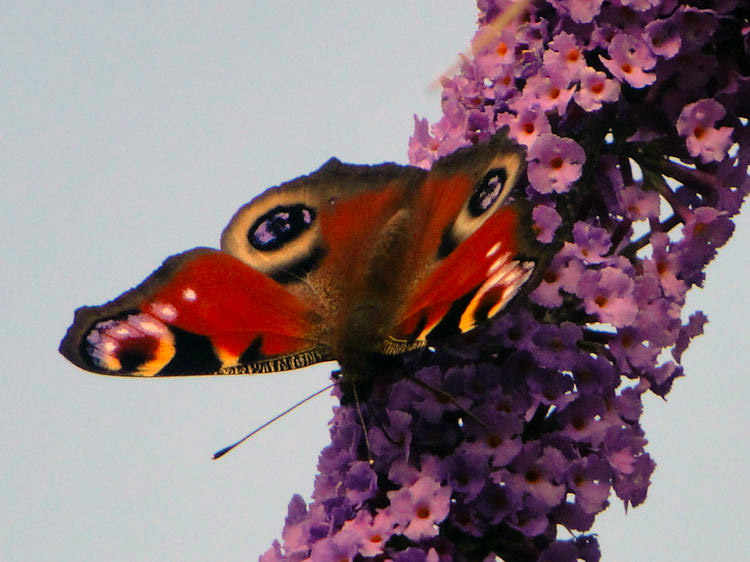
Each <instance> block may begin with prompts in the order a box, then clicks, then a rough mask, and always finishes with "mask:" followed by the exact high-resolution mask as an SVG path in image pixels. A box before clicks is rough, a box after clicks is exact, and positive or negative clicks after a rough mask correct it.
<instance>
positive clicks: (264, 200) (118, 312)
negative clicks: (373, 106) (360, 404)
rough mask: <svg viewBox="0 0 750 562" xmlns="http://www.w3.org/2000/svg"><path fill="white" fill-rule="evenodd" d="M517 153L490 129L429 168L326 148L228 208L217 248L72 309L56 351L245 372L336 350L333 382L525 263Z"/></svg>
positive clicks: (410, 345) (489, 307)
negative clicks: (309, 168)
mask: <svg viewBox="0 0 750 562" xmlns="http://www.w3.org/2000/svg"><path fill="white" fill-rule="evenodd" d="M523 162H524V155H523V151H522V150H521V149H520V148H519V147H518V146H516V145H515V144H513V143H511V142H510V141H508V140H507V139H506V138H505V137H504V135H502V134H498V135H496V136H495V137H494V138H493V139H491V140H490V141H489V142H488V143H485V144H482V145H478V146H476V147H471V148H468V149H462V150H460V151H457V152H456V153H455V154H453V155H451V156H448V157H446V158H443V159H441V160H439V161H438V162H436V164H435V166H433V169H432V170H431V171H429V172H427V171H425V170H422V169H419V168H413V167H410V166H399V165H396V164H381V165H376V166H357V165H350V164H343V163H341V162H339V161H338V160H336V159H331V160H329V161H328V162H327V163H326V164H324V165H323V166H322V167H321V168H320V169H319V170H317V171H316V172H313V173H312V174H310V175H308V176H303V177H300V178H297V179H295V180H292V181H290V182H287V183H285V184H282V185H280V186H278V187H275V188H271V189H269V190H267V191H266V192H264V193H263V194H261V195H260V196H258V197H256V198H255V199H253V200H252V201H251V202H250V203H248V204H247V205H245V206H243V207H241V208H240V209H239V210H238V211H237V213H236V214H235V215H234V217H233V218H232V220H231V221H230V222H229V224H228V225H227V227H226V229H225V230H224V232H223V234H222V239H221V250H220V251H219V250H212V249H208V248H196V249H193V250H189V251H187V252H184V253H182V254H178V255H176V256H172V257H171V258H168V259H167V260H166V261H165V263H164V264H163V265H162V267H161V268H159V269H158V270H157V271H155V272H154V273H153V274H152V275H151V276H150V277H148V278H147V279H146V280H145V281H144V282H143V283H141V284H140V285H139V286H138V287H136V288H134V289H131V290H130V291H128V292H126V293H124V294H123V295H121V296H120V297H118V298H116V299H115V300H113V301H111V302H109V303H106V304H104V305H101V306H96V307H82V308H80V309H78V310H77V311H76V316H75V319H74V323H73V325H72V326H71V327H70V329H69V330H68V333H67V334H66V336H65V338H64V339H63V341H62V343H61V346H60V350H61V352H62V353H63V354H64V355H65V356H66V357H67V358H68V359H70V360H71V361H72V362H73V363H75V364H76V365H78V366H80V367H82V368H84V369H87V370H90V371H93V372H97V373H102V374H114V375H132V376H166V375H201V374H208V375H210V374H245V373H247V374H252V373H263V372H275V371H281V370H289V369H294V368H297V367H303V366H306V365H309V364H312V363H316V362H319V361H327V360H333V359H335V360H337V361H339V363H340V365H341V367H342V372H343V373H344V377H345V379H347V380H349V381H356V380H358V379H364V378H367V377H369V376H372V375H373V374H374V371H375V370H376V369H377V366H378V364H379V362H380V360H381V359H382V358H383V357H386V356H393V355H398V354H400V353H403V352H405V351H408V350H411V349H416V348H419V347H423V346H425V345H427V344H428V343H430V342H432V341H434V340H435V339H437V338H438V337H439V336H441V335H446V334H451V333H458V332H466V331H469V330H471V329H473V328H474V327H475V326H476V325H477V324H479V323H481V322H482V321H484V320H485V319H486V318H489V317H492V316H494V315H495V314H497V313H498V312H499V311H500V310H502V308H504V307H505V306H506V305H507V303H508V302H509V301H510V300H511V299H512V298H513V297H514V296H515V295H516V294H517V293H518V292H519V290H520V289H521V287H522V286H523V285H524V284H525V283H526V282H527V281H528V280H529V278H530V277H531V275H532V273H533V272H534V270H535V269H536V265H535V262H534V258H535V254H536V253H537V252H538V248H537V247H536V244H535V242H534V241H533V237H531V236H529V235H527V234H526V231H530V226H529V224H528V221H529V219H528V209H527V205H526V204H525V201H524V200H523V198H522V197H518V196H517V194H515V195H514V193H515V192H514V186H515V185H516V183H517V181H518V179H519V177H520V175H521V174H522V172H523Z"/></svg>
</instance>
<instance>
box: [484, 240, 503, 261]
mask: <svg viewBox="0 0 750 562" xmlns="http://www.w3.org/2000/svg"><path fill="white" fill-rule="evenodd" d="M500 246H501V244H500V242H496V243H495V245H494V246H492V248H490V249H489V250H487V253H486V254H485V257H488V258H491V257H492V256H494V255H495V254H496V253H497V252H498V250H500Z"/></svg>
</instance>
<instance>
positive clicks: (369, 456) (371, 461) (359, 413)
mask: <svg viewBox="0 0 750 562" xmlns="http://www.w3.org/2000/svg"><path fill="white" fill-rule="evenodd" d="M352 394H354V405H355V406H356V408H357V416H359V425H361V426H362V433H363V434H364V436H365V447H367V462H368V463H369V464H370V466H372V465H373V464H375V459H373V458H372V448H370V438H369V437H368V436H367V426H366V425H365V418H364V416H363V415H362V408H361V407H360V405H359V395H358V394H357V385H356V384H352Z"/></svg>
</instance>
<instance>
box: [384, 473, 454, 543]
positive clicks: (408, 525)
mask: <svg viewBox="0 0 750 562" xmlns="http://www.w3.org/2000/svg"><path fill="white" fill-rule="evenodd" d="M450 497H451V489H450V488H448V487H443V486H440V484H439V483H438V482H436V481H435V480H433V479H432V478H429V477H427V476H423V477H421V478H420V479H419V480H417V481H416V482H414V484H412V485H411V486H408V487H404V488H401V489H400V490H397V491H394V492H388V498H389V499H390V501H391V513H392V514H393V517H394V519H395V520H396V521H398V522H399V526H400V527H402V528H403V529H402V530H401V534H403V535H404V536H405V537H407V538H409V539H412V540H421V539H424V538H428V537H434V536H436V535H437V534H438V528H437V523H440V522H441V521H442V520H443V519H445V518H446V517H447V516H448V511H449V508H450Z"/></svg>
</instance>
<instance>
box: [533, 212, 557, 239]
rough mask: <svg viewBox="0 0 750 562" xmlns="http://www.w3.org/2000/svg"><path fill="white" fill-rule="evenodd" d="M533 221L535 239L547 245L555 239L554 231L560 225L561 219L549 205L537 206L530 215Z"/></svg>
mask: <svg viewBox="0 0 750 562" xmlns="http://www.w3.org/2000/svg"><path fill="white" fill-rule="evenodd" d="M531 216H532V218H533V219H534V231H535V232H536V239H537V240H539V241H540V242H544V243H545V244H549V243H550V242H552V241H553V240H554V239H555V231H556V230H557V227H559V226H560V225H561V224H562V218H561V217H560V215H559V214H558V213H557V211H555V209H554V208H553V207H550V206H549V205H537V206H536V207H534V210H533V211H532V214H531Z"/></svg>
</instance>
